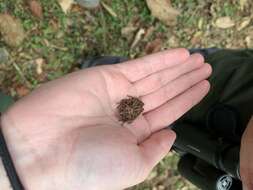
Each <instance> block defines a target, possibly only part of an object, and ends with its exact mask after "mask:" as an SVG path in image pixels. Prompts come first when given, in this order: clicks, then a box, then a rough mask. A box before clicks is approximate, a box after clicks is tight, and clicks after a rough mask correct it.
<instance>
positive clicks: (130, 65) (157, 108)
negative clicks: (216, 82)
mask: <svg viewBox="0 0 253 190" xmlns="http://www.w3.org/2000/svg"><path fill="white" fill-rule="evenodd" d="M211 72H212V69H211V67H210V65H209V64H204V59H203V57H202V56H201V55H198V54H194V55H189V52H188V51H187V50H185V49H174V50H167V51H164V52H160V53H157V54H154V55H149V56H146V57H143V58H140V59H136V60H132V61H128V62H125V63H121V64H117V65H107V66H98V67H93V68H89V69H85V70H82V71H78V72H75V73H72V74H69V75H66V76H64V77H63V78H60V79H57V80H55V81H52V82H49V83H46V84H43V85H42V86H41V87H40V88H38V89H37V90H35V91H33V92H32V93H31V94H30V95H28V96H26V97H24V98H23V99H21V100H19V101H18V102H17V103H16V104H15V105H14V106H12V107H11V108H10V109H9V110H8V111H7V112H6V113H5V114H4V115H3V117H2V120H1V123H2V130H3V133H4V136H5V138H6V141H7V144H8V148H9V150H10V153H11V156H12V159H13V161H14V164H15V167H16V169H17V172H18V175H19V176H20V179H21V181H22V183H23V185H24V186H25V189H26V190H34V189H36V190H56V189H61V190H70V189H71V190H74V189H75V190H76V189H87V190H119V189H124V188H127V187H130V186H133V185H135V184H138V183H140V182H142V181H143V180H144V179H145V178H146V177H147V176H148V174H149V173H150V172H151V170H152V168H153V167H154V166H155V165H156V164H157V163H158V162H159V161H160V160H161V159H162V158H163V157H164V156H165V155H166V154H167V153H168V151H169V150H170V148H171V146H172V144H173V142H174V140H175V138H176V134H175V133H174V132H173V131H171V130H169V129H164V128H165V127H167V126H168V125H170V124H172V123H173V122H174V121H175V120H177V119H178V118H179V117H181V116H182V115H183V114H184V113H185V112H187V111H188V110H190V109H191V108H192V107H193V106H194V105H196V104H197V103H199V102H200V101H201V100H202V99H203V98H204V97H205V95H206V94H207V93H208V91H209V88H210V84H209V82H208V81H207V80H206V79H207V78H208V77H209V76H210V75H211ZM127 95H130V96H134V97H139V98H140V99H141V100H142V101H143V102H144V103H145V105H144V113H143V115H141V116H139V117H138V118H137V119H136V120H135V121H134V122H133V123H131V124H125V125H124V126H122V125H121V122H119V121H118V118H116V117H115V108H116V106H117V103H118V102H119V101H120V100H122V99H123V98H126V97H127Z"/></svg>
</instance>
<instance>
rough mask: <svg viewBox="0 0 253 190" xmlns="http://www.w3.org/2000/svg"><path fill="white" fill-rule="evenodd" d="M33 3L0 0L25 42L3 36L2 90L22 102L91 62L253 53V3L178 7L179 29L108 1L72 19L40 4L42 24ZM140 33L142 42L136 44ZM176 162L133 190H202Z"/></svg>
mask: <svg viewBox="0 0 253 190" xmlns="http://www.w3.org/2000/svg"><path fill="white" fill-rule="evenodd" d="M27 1H28V0H0V13H4V14H8V15H11V16H13V17H15V19H17V20H20V21H21V24H22V27H23V28H24V31H25V36H26V38H25V40H24V41H23V42H22V43H21V45H19V46H16V47H10V46H9V45H7V44H8V42H7V43H6V40H5V39H4V38H3V36H2V37H1V36H0V37H1V38H0V50H1V51H4V52H5V53H6V52H8V54H9V56H8V60H7V61H6V60H5V61H4V60H1V58H2V57H1V56H0V84H1V86H0V87H1V90H2V91H4V92H6V93H8V94H10V95H12V96H13V97H15V98H16V99H18V98H20V97H22V96H24V95H26V94H27V93H29V91H30V90H32V89H34V88H36V87H38V86H39V85H40V84H41V83H43V82H46V81H49V80H53V79H55V78H58V77H60V76H62V75H65V74H67V73H69V72H72V71H74V70H77V69H78V66H79V63H80V60H81V59H82V58H85V57H92V56H97V55H120V56H127V57H129V58H135V57H139V56H143V55H145V54H149V53H153V52H155V51H159V50H162V49H168V48H174V47H186V48H200V47H219V48H253V25H252V23H253V2H252V1H251V0H248V1H247V0H206V1H202V0H172V1H171V2H172V6H173V7H174V8H176V9H177V10H179V11H180V14H179V15H178V17H177V22H176V23H175V25H173V26H167V25H165V24H163V23H162V22H160V21H159V20H158V19H156V18H155V17H153V16H152V15H151V13H150V11H149V9H148V7H147V5H146V2H145V1H144V0H138V1H137V0H121V1H119V0H104V1H103V2H104V3H105V4H106V5H107V6H108V7H109V10H108V9H105V7H104V6H101V7H99V8H97V9H93V10H87V9H83V8H80V7H78V6H73V7H72V10H71V11H69V12H68V13H67V14H65V13H64V12H63V11H62V9H61V7H60V6H59V4H58V3H57V1H56V0H40V2H41V5H42V9H43V18H39V17H38V16H37V17H36V16H34V14H31V10H30V8H29V7H28V3H27ZM224 17H226V18H229V19H230V20H229V23H228V25H229V26H226V23H225V21H224V20H221V22H220V23H219V24H217V20H218V19H221V18H224ZM0 24H1V23H0ZM224 24H225V25H224ZM137 34H142V35H140V38H138V39H137V41H136V40H135V39H136V37H137V36H138V35H137ZM134 41H135V42H136V43H133V42H134ZM0 53H1V52H0ZM2 59H3V58H2ZM177 161H178V157H177V156H176V155H175V154H172V153H170V154H169V155H168V156H167V157H166V159H164V160H163V161H162V162H161V163H160V164H159V165H158V166H157V167H156V168H155V169H154V171H153V172H152V174H151V175H150V177H149V180H148V181H146V182H144V183H143V184H141V185H139V186H137V187H134V188H132V190H163V189H166V190H177V189H182V190H192V189H196V188H195V187H194V186H193V185H191V184H190V183H188V182H187V181H186V180H184V179H183V178H182V177H180V175H179V174H178V172H177V170H176V163H177Z"/></svg>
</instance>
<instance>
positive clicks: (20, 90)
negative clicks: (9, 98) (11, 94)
mask: <svg viewBox="0 0 253 190" xmlns="http://www.w3.org/2000/svg"><path fill="white" fill-rule="evenodd" d="M16 92H17V94H18V96H19V97H23V96H26V95H27V94H29V92H30V90H29V89H28V88H27V87H25V86H18V87H17V88H16Z"/></svg>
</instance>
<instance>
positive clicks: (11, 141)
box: [0, 114, 34, 190]
mask: <svg viewBox="0 0 253 190" xmlns="http://www.w3.org/2000/svg"><path fill="white" fill-rule="evenodd" d="M12 126H14V125H13V123H12V122H11V120H9V118H8V117H6V114H5V115H3V116H2V117H0V127H1V132H2V135H3V139H4V141H5V143H6V146H7V150H8V153H9V159H8V160H7V161H6V160H5V161H6V162H5V163H4V165H3V166H6V163H7V164H9V163H12V164H13V171H12V170H11V171H12V172H13V173H14V174H15V173H16V175H17V179H18V180H20V183H21V184H22V185H20V186H23V188H24V189H25V190H30V189H31V188H29V187H30V185H29V182H28V179H29V181H32V180H33V177H34V176H31V175H29V173H31V170H30V169H28V165H30V163H31V162H29V161H28V159H27V158H28V157H27V156H25V154H24V153H25V151H24V152H23V150H24V149H23V147H24V143H23V141H22V140H21V139H22V138H21V135H19V134H18V132H17V130H16V129H15V128H14V127H12ZM22 152H23V153H22ZM30 160H31V159H30ZM5 169H6V168H5ZM5 171H7V170H5ZM8 175H9V174H8ZM8 175H7V176H8ZM9 177H10V176H9ZM10 180H11V179H10V178H9V181H10ZM10 182H11V181H10Z"/></svg>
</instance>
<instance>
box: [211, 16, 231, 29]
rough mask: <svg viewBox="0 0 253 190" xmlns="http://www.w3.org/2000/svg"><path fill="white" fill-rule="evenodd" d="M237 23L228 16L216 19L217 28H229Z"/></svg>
mask: <svg viewBox="0 0 253 190" xmlns="http://www.w3.org/2000/svg"><path fill="white" fill-rule="evenodd" d="M234 25H235V22H234V21H233V20H232V19H231V18H230V17H228V16H225V17H220V18H218V19H217V20H216V22H215V26H216V27H217V28H222V29H227V28H231V27H233V26H234Z"/></svg>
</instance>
